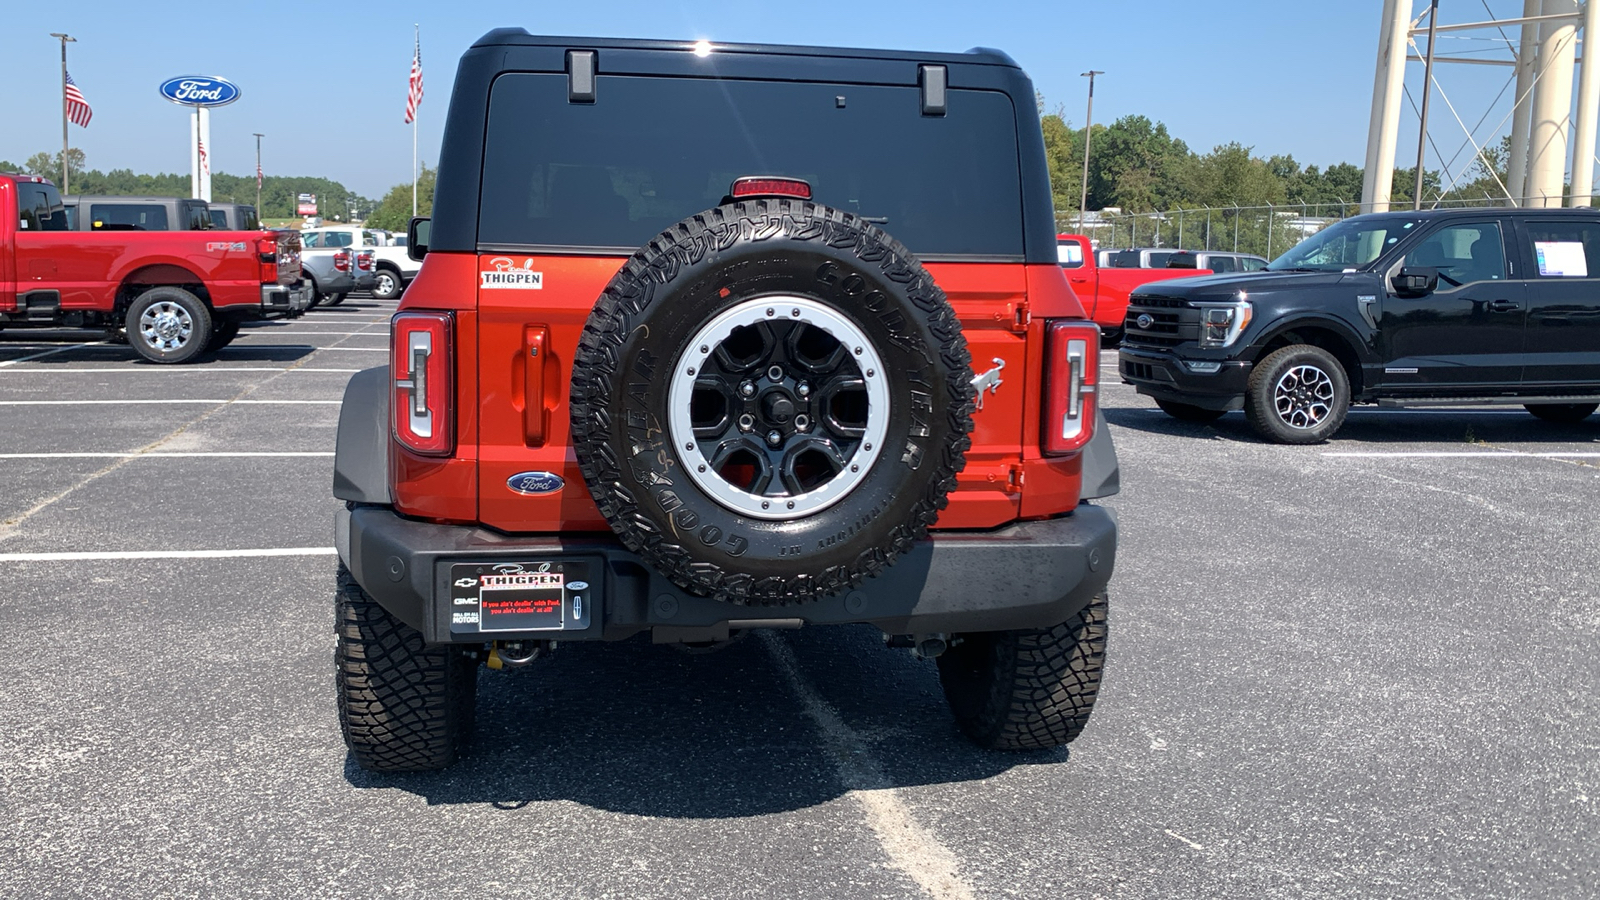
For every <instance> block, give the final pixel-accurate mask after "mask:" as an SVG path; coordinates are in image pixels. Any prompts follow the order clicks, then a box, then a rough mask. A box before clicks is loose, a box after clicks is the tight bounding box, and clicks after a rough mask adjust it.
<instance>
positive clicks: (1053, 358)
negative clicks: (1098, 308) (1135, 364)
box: [1040, 319, 1100, 456]
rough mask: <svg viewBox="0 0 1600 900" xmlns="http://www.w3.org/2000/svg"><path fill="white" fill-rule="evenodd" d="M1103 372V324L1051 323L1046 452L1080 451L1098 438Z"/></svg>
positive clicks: (1048, 328)
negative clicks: (1097, 402) (1098, 401)
mask: <svg viewBox="0 0 1600 900" xmlns="http://www.w3.org/2000/svg"><path fill="white" fill-rule="evenodd" d="M1099 375H1100V326H1098V325H1096V324H1094V323H1093V322H1084V321H1078V320H1070V319H1059V320H1055V321H1051V322H1047V323H1046V325H1045V363H1044V389H1045V403H1044V408H1045V412H1044V428H1043V429H1042V430H1041V432H1040V435H1041V443H1042V444H1043V446H1042V447H1041V448H1040V449H1041V450H1043V451H1044V455H1046V456H1062V455H1065V454H1068V453H1076V452H1077V451H1079V450H1082V449H1083V448H1084V445H1086V444H1088V443H1089V439H1090V438H1092V437H1094V420H1095V397H1096V395H1097V392H1098V390H1099V388H1098V383H1099V380H1100V379H1099Z"/></svg>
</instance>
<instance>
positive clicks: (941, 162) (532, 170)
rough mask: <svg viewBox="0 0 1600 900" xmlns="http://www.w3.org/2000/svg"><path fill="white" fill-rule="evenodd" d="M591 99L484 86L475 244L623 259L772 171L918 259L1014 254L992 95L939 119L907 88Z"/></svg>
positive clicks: (621, 82) (636, 84)
mask: <svg viewBox="0 0 1600 900" xmlns="http://www.w3.org/2000/svg"><path fill="white" fill-rule="evenodd" d="M597 95H598V97H599V101H598V102H597V103H594V104H579V103H568V102H567V78H566V76H565V75H534V74H510V75H502V76H500V77H499V78H498V79H496V80H495V83H494V91H493V94H492V95H491V97H490V100H489V125H488V138H487V141H486V146H485V150H484V162H483V187H482V196H481V197H480V203H479V220H478V240H479V241H481V242H483V243H486V244H544V245H569V246H584V247H607V248H617V249H621V250H630V249H632V248H634V247H637V246H639V245H641V244H644V243H645V242H646V241H648V240H650V239H651V238H652V237H654V236H655V235H656V234H658V233H660V232H661V231H662V230H664V229H666V228H667V227H669V226H670V225H672V224H673V223H675V222H677V221H678V220H679V219H682V218H684V217H685V216H688V215H692V214H694V213H696V212H698V211H700V210H703V209H708V208H710V207H713V206H716V205H717V204H718V203H720V202H721V200H722V198H723V196H724V195H725V194H726V193H727V191H728V186H729V184H730V183H731V182H732V181H733V179H735V178H737V177H739V176H741V175H780V176H788V177H793V178H802V179H805V180H806V181H807V182H809V183H810V184H811V187H812V191H813V196H814V197H815V198H816V200H817V201H818V202H820V203H826V204H828V205H830V206H834V207H837V208H840V209H843V210H847V211H849V212H853V213H857V214H859V215H861V216H864V217H866V218H868V219H870V220H872V221H874V222H877V223H879V224H881V225H882V226H883V227H884V228H886V229H887V230H888V231H889V233H890V234H892V235H894V236H895V237H896V238H899V239H900V240H901V241H902V242H904V243H905V244H906V245H907V246H908V247H910V248H911V249H912V251H914V252H916V253H919V254H923V255H941V254H973V255H982V256H1020V255H1021V254H1022V188H1021V183H1020V178H1019V173H1018V162H1017V142H1016V121H1015V114H1014V112H1013V110H1012V108H1011V101H1010V99H1009V98H1008V97H1006V96H1005V95H1004V94H1001V93H995V92H987V91H961V90H955V91H951V92H950V93H949V115H947V116H942V117H936V116H923V115H921V111H920V109H921V108H920V93H919V91H918V90H917V89H916V88H914V87H884V86H868V85H839V84H802V83H790V82H766V81H711V80H700V79H650V78H637V77H627V76H620V75H614V76H601V77H600V78H599V81H598V85H597ZM841 97H842V98H843V100H842V101H841V100H838V99H836V98H841Z"/></svg>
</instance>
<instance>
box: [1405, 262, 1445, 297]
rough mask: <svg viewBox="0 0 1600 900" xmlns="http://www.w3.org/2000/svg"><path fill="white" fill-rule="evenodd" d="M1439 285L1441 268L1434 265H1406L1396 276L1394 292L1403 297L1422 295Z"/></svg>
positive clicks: (1429, 292)
mask: <svg viewBox="0 0 1600 900" xmlns="http://www.w3.org/2000/svg"><path fill="white" fill-rule="evenodd" d="M1438 286H1439V270H1438V269H1436V268H1434V267H1433V266H1406V267H1404V268H1402V269H1401V270H1400V274H1398V275H1396V276H1394V292H1395V294H1396V295H1398V296H1401V297H1421V296H1424V295H1426V294H1431V293H1433V291H1434V289H1435V288H1437V287H1438Z"/></svg>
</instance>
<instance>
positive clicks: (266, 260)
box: [256, 237, 278, 284]
mask: <svg viewBox="0 0 1600 900" xmlns="http://www.w3.org/2000/svg"><path fill="white" fill-rule="evenodd" d="M256 259H257V260H259V261H260V263H261V283H262V284H272V283H274V282H276V281H277V280H278V239H277V238H270V237H265V238H259V239H257V240H256Z"/></svg>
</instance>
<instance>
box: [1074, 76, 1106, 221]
mask: <svg viewBox="0 0 1600 900" xmlns="http://www.w3.org/2000/svg"><path fill="white" fill-rule="evenodd" d="M1082 74H1083V77H1085V78H1088V79H1089V111H1088V112H1087V113H1085V114H1084V117H1083V119H1084V122H1083V193H1082V194H1080V195H1079V196H1078V233H1079V234H1082V233H1083V217H1084V214H1085V213H1086V212H1087V207H1088V206H1089V138H1090V137H1091V136H1092V135H1093V134H1094V77H1095V76H1096V75H1104V74H1105V73H1104V72H1101V71H1098V70H1095V69H1090V70H1089V71H1087V72H1084V73H1082Z"/></svg>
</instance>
